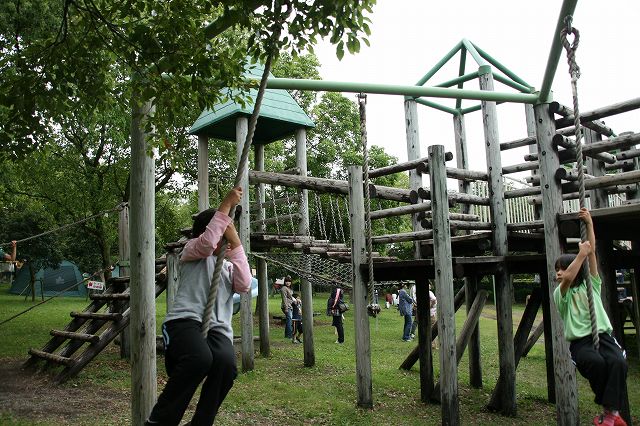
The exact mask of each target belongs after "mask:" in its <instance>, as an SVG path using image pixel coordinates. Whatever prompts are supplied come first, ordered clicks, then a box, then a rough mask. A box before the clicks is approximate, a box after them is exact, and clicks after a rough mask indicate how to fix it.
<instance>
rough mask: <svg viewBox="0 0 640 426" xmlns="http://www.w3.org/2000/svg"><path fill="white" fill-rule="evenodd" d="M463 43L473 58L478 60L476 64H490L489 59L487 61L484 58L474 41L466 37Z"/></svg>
mask: <svg viewBox="0 0 640 426" xmlns="http://www.w3.org/2000/svg"><path fill="white" fill-rule="evenodd" d="M462 44H463V45H464V47H465V48H466V49H467V51H468V52H469V54H470V55H471V57H472V58H473V60H474V61H476V64H478V66H479V67H481V66H483V65H489V64H488V63H487V61H485V60H484V58H483V57H482V56H481V55H480V54H479V53H478V51H477V50H476V48H475V46H474V45H473V43H471V42H470V41H469V40H467V39H466V38H465V39H463V40H462Z"/></svg>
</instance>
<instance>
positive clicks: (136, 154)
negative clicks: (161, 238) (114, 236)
mask: <svg viewBox="0 0 640 426" xmlns="http://www.w3.org/2000/svg"><path fill="white" fill-rule="evenodd" d="M132 104H133V107H132V111H131V225H130V229H131V253H133V256H131V280H130V286H131V299H130V307H131V308H130V309H131V318H130V323H129V328H130V331H131V424H132V425H134V426H142V425H143V424H144V422H145V420H146V418H147V416H148V415H149V413H151V409H152V408H153V405H154V404H155V401H156V393H157V384H156V383H157V382H156V304H155V298H156V297H155V296H156V295H155V275H156V271H155V268H156V262H155V245H156V237H155V236H156V234H155V215H154V206H155V181H154V179H155V176H154V173H155V171H154V169H155V164H154V161H153V157H152V156H150V155H148V154H147V150H148V149H147V134H146V133H145V131H144V129H145V126H146V125H147V120H148V119H149V117H150V116H151V115H152V114H153V107H152V103H151V101H147V102H145V103H143V104H142V105H141V104H139V101H138V99H136V96H134V97H133V99H132Z"/></svg>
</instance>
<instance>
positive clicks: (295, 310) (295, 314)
mask: <svg viewBox="0 0 640 426" xmlns="http://www.w3.org/2000/svg"><path fill="white" fill-rule="evenodd" d="M291 310H292V322H293V332H292V334H291V342H292V343H302V340H300V338H301V337H302V300H300V297H298V294H297V293H293V302H291Z"/></svg>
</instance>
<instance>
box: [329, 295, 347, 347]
mask: <svg viewBox="0 0 640 426" xmlns="http://www.w3.org/2000/svg"><path fill="white" fill-rule="evenodd" d="M343 295H344V292H343V291H342V289H341V288H340V287H335V288H334V289H333V290H331V295H330V296H329V299H328V300H327V315H329V316H331V317H333V320H332V322H331V325H333V326H334V327H335V328H336V332H337V333H338V340H336V343H339V344H343V343H344V327H343V318H342V312H340V309H338V304H339V303H340V302H344V299H343Z"/></svg>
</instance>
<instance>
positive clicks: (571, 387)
mask: <svg viewBox="0 0 640 426" xmlns="http://www.w3.org/2000/svg"><path fill="white" fill-rule="evenodd" d="M534 111H535V116H536V134H537V137H538V155H539V156H540V175H541V182H540V184H541V185H542V186H543V187H545V191H544V192H543V193H542V212H543V220H544V236H545V249H546V250H545V254H546V263H547V266H546V268H545V270H546V274H545V277H544V280H543V281H545V282H548V283H549V285H548V287H547V295H546V298H545V303H547V304H550V303H553V302H552V301H553V290H554V289H555V286H554V285H553V284H552V283H554V282H555V261H556V259H557V258H558V257H559V256H560V254H561V253H562V250H561V248H560V238H559V234H558V222H557V220H556V215H557V214H558V213H561V212H562V190H561V187H560V184H559V183H558V182H557V181H556V180H555V177H554V173H555V171H556V170H557V169H558V167H559V166H560V161H559V159H558V152H557V147H556V145H555V144H553V141H552V138H553V135H555V133H556V131H555V124H554V122H553V120H552V118H551V117H552V116H551V112H550V111H549V105H548V104H539V105H536V106H534ZM541 280H542V277H541ZM554 308H555V307H553V306H551V307H550V309H548V310H547V311H545V313H548V314H549V316H548V317H547V318H548V319H549V321H548V322H547V323H548V324H550V326H551V330H550V333H548V336H549V337H550V341H549V343H552V344H551V345H548V346H552V350H553V357H552V358H553V368H552V369H553V371H554V379H555V385H552V384H550V385H549V387H551V386H554V389H555V391H556V395H555V396H556V419H557V422H558V424H561V425H576V424H579V423H580V419H579V415H578V399H577V382H576V375H575V367H574V366H573V365H572V364H571V361H570V359H569V357H567V353H568V351H569V347H568V343H567V341H566V340H565V338H564V333H563V328H562V323H561V321H562V320H561V319H560V317H559V313H558V310H557V309H554Z"/></svg>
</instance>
